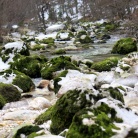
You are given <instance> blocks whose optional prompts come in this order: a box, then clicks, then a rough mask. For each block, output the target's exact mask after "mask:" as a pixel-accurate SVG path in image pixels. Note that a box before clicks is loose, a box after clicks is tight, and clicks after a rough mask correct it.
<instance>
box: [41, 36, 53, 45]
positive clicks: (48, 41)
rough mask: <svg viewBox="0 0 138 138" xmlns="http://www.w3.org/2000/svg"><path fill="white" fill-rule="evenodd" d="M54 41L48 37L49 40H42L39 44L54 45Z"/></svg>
mask: <svg viewBox="0 0 138 138" xmlns="http://www.w3.org/2000/svg"><path fill="white" fill-rule="evenodd" d="M54 41H55V40H54V39H53V38H52V37H49V38H45V39H43V40H41V41H40V42H41V43H44V44H50V43H51V44H54Z"/></svg>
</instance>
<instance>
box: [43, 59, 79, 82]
mask: <svg viewBox="0 0 138 138" xmlns="http://www.w3.org/2000/svg"><path fill="white" fill-rule="evenodd" d="M61 69H65V70H66V69H74V70H79V68H78V67H76V66H75V65H74V64H73V63H72V62H71V59H70V57H66V56H60V57H56V58H53V59H52V60H51V61H50V62H49V63H47V64H45V65H44V66H43V68H42V70H41V76H42V78H44V79H49V80H50V79H53V77H54V76H53V73H54V72H56V71H59V70H61Z"/></svg>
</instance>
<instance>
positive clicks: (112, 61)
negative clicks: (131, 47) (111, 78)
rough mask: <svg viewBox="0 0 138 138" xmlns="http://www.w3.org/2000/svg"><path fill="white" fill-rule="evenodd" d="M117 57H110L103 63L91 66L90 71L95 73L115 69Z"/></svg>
mask: <svg viewBox="0 0 138 138" xmlns="http://www.w3.org/2000/svg"><path fill="white" fill-rule="evenodd" d="M118 60H119V58H118V57H110V58H107V59H105V60H103V61H99V62H95V63H93V65H92V66H91V68H92V69H94V70H97V71H100V72H101V71H110V70H111V68H113V67H116V66H117V64H118Z"/></svg>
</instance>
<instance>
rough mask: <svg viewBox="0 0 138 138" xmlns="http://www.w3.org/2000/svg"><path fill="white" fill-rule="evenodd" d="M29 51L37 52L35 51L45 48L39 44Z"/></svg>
mask: <svg viewBox="0 0 138 138" xmlns="http://www.w3.org/2000/svg"><path fill="white" fill-rule="evenodd" d="M31 50H33V51H37V50H45V46H44V45H41V44H36V45H34V46H33V47H32V48H31Z"/></svg>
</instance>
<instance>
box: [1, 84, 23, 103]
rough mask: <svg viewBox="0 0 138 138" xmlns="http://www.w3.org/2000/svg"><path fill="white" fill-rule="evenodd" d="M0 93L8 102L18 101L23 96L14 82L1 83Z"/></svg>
mask: <svg viewBox="0 0 138 138" xmlns="http://www.w3.org/2000/svg"><path fill="white" fill-rule="evenodd" d="M0 95H1V96H2V97H3V98H4V99H5V101H6V102H14V101H18V100H19V99H20V98H21V93H20V92H19V91H18V89H17V88H16V87H15V86H13V85H12V84H4V83H0Z"/></svg>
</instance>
